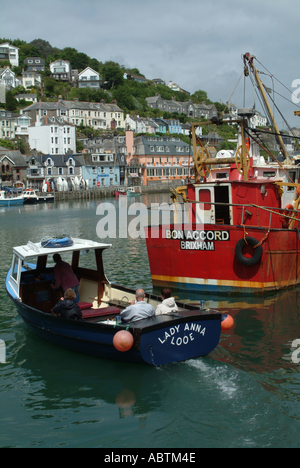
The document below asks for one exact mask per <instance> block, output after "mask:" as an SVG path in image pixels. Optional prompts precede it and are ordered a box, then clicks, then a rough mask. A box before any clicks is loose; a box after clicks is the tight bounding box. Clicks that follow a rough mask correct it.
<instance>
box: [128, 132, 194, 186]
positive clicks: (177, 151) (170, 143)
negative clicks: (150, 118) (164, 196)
mask: <svg viewBox="0 0 300 468" xmlns="http://www.w3.org/2000/svg"><path fill="white" fill-rule="evenodd" d="M126 136H127V143H128V147H127V152H128V153H129V147H130V146H131V145H132V139H131V138H130V137H131V135H130V132H126ZM131 151H132V153H133V156H132V158H131V159H129V161H128V162H129V164H130V166H132V163H133V162H134V164H135V167H136V168H137V171H136V174H137V176H139V177H141V178H142V184H143V185H154V184H158V183H166V182H169V181H175V180H182V179H185V178H186V177H187V176H189V175H191V170H190V166H192V161H191V158H192V155H193V151H192V148H191V147H190V145H188V144H187V143H185V142H184V141H182V140H181V139H180V138H179V137H174V136H143V135H142V136H138V137H136V138H134V141H133V146H132V150H131Z"/></svg>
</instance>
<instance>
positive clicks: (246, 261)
mask: <svg viewBox="0 0 300 468" xmlns="http://www.w3.org/2000/svg"><path fill="white" fill-rule="evenodd" d="M247 245H251V246H252V247H253V248H254V255H253V256H252V257H246V256H245V255H244V254H243V249H244V247H246V246H247ZM262 253H263V248H262V246H261V242H259V241H258V240H257V239H255V238H254V237H249V236H247V237H243V238H242V239H240V240H239V241H238V242H237V244H236V246H235V256H236V258H237V260H238V261H239V262H240V263H241V264H242V265H246V266H252V265H256V263H258V262H259V261H260V260H261V257H262Z"/></svg>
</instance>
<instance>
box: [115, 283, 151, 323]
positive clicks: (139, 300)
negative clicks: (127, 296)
mask: <svg viewBox="0 0 300 468" xmlns="http://www.w3.org/2000/svg"><path fill="white" fill-rule="evenodd" d="M135 297H136V300H133V301H132V303H131V305H130V306H129V307H127V308H126V309H124V310H123V311H122V312H121V313H120V315H121V318H122V320H124V322H137V321H138V320H142V319H146V318H149V317H153V315H155V310H154V307H152V305H151V304H147V303H146V302H145V301H144V299H145V297H146V294H145V291H144V290H143V289H137V290H136V292H135Z"/></svg>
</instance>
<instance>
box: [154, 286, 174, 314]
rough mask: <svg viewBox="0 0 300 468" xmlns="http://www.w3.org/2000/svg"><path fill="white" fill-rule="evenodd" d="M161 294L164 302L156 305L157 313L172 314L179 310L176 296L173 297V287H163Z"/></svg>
mask: <svg viewBox="0 0 300 468" xmlns="http://www.w3.org/2000/svg"><path fill="white" fill-rule="evenodd" d="M160 296H161V300H162V303H161V304H159V305H158V306H157V307H156V311H155V315H164V314H170V313H172V312H176V311H177V310H178V306H177V304H176V302H175V297H172V291H171V289H169V288H164V289H162V290H161V294H160Z"/></svg>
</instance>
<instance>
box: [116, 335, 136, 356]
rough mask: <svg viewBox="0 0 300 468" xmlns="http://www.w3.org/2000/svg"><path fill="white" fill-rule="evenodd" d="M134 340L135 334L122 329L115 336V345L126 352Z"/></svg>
mask: <svg viewBox="0 0 300 468" xmlns="http://www.w3.org/2000/svg"><path fill="white" fill-rule="evenodd" d="M133 341H134V340H133V336H132V334H131V333H130V332H129V331H126V330H120V331H118V332H117V333H116V334H115V336H114V338H113V345H114V347H115V348H116V349H117V350H118V351H121V352H125V351H129V350H130V349H131V348H132V346H133Z"/></svg>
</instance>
